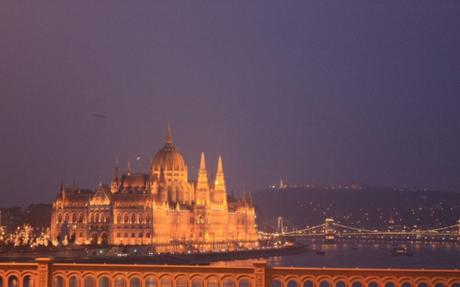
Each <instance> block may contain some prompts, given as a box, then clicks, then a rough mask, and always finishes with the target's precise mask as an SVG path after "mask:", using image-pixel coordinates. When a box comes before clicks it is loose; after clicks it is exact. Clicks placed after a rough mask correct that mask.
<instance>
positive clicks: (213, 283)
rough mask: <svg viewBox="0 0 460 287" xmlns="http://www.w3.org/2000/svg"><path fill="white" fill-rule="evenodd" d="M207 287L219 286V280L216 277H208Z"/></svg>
mask: <svg viewBox="0 0 460 287" xmlns="http://www.w3.org/2000/svg"><path fill="white" fill-rule="evenodd" d="M208 287H219V280H217V278H209V279H208Z"/></svg>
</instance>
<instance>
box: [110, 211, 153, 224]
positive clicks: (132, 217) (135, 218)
mask: <svg viewBox="0 0 460 287" xmlns="http://www.w3.org/2000/svg"><path fill="white" fill-rule="evenodd" d="M150 222H151V218H150V213H146V214H145V217H144V215H143V214H142V213H139V214H137V215H136V214H135V213H127V212H125V213H123V215H122V214H121V213H119V214H118V215H117V223H132V224H136V223H150Z"/></svg>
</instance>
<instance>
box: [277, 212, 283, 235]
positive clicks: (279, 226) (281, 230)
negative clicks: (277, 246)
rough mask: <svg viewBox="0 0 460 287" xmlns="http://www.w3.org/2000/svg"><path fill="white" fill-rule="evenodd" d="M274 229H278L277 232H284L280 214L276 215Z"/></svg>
mask: <svg viewBox="0 0 460 287" xmlns="http://www.w3.org/2000/svg"><path fill="white" fill-rule="evenodd" d="M276 230H277V231H278V233H284V222H283V217H282V216H278V221H277V225H276Z"/></svg>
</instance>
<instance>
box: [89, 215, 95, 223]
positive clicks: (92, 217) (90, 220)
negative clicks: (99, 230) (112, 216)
mask: <svg viewBox="0 0 460 287" xmlns="http://www.w3.org/2000/svg"><path fill="white" fill-rule="evenodd" d="M89 222H90V223H93V222H94V214H92V213H91V214H90V215H89Z"/></svg>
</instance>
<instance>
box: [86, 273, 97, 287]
mask: <svg viewBox="0 0 460 287" xmlns="http://www.w3.org/2000/svg"><path fill="white" fill-rule="evenodd" d="M83 287H96V279H94V277H93V276H86V277H85V279H84V280H83Z"/></svg>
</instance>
